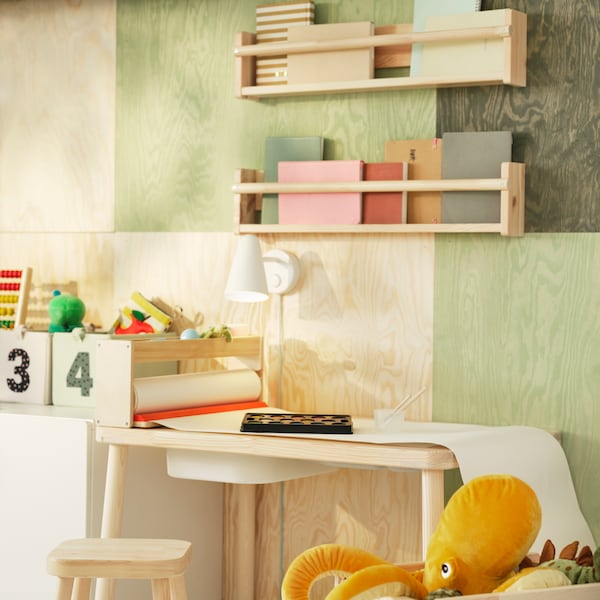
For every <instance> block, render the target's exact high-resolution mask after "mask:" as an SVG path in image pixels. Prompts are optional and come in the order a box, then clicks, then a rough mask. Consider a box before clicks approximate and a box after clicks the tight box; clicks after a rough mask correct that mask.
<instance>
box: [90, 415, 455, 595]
mask: <svg viewBox="0 0 600 600" xmlns="http://www.w3.org/2000/svg"><path fill="white" fill-rule="evenodd" d="M96 439H97V440H98V441H99V442H102V443H106V444H109V452H108V467H107V474H106V488H105V496H104V511H103V516H102V531H101V535H102V536H103V537H119V535H120V533H121V523H122V516H123V505H124V501H125V498H124V491H125V485H124V482H125V475H126V470H127V453H128V448H129V446H146V447H152V448H164V449H166V450H187V451H197V452H198V457H199V460H200V461H201V460H202V457H203V456H205V453H207V452H210V453H220V454H222V455H226V456H228V457H230V460H231V461H235V460H236V458H235V457H236V456H238V457H246V458H247V457H272V458H279V459H289V460H292V461H293V460H297V459H298V457H302V460H303V461H313V462H314V463H315V464H319V463H321V464H323V463H326V464H327V465H339V467H340V468H364V467H367V466H368V467H382V468H389V469H394V470H396V469H397V470H417V471H420V472H421V494H422V497H421V505H422V540H423V552H425V551H426V549H427V544H428V541H429V539H430V537H431V535H432V533H433V531H434V529H435V527H436V526H437V523H438V520H439V518H440V515H441V513H442V511H443V508H444V471H446V470H449V469H455V468H457V467H458V463H457V461H456V458H455V456H454V454H453V453H452V452H451V451H450V450H449V449H448V448H445V447H443V446H439V445H433V444H427V443H423V444H419V443H410V444H375V443H364V442H352V441H338V440H327V439H316V438H303V437H282V436H268V435H264V434H261V435H249V434H235V433H204V432H189V431H178V430H174V429H168V428H163V427H159V428H153V429H136V428H124V427H123V428H122V427H108V426H98V427H97V428H96ZM234 489H235V504H236V508H237V510H238V513H237V514H238V519H239V523H240V525H241V527H242V528H243V530H239V529H238V537H239V539H241V540H243V539H246V540H248V539H250V540H253V539H255V535H254V533H255V532H254V527H255V507H256V505H255V493H256V486H255V485H249V484H244V485H236V486H235V488H234ZM233 554H234V556H235V558H234V564H233V565H226V568H228V569H231V573H232V575H231V577H232V578H234V579H232V580H231V581H232V584H231V589H232V593H231V594H230V595H229V597H228V598H227V600H250V599H249V596H248V593H247V590H252V589H254V565H255V557H254V556H253V554H252V549H251V546H250V547H248V546H244V547H243V548H241V547H239V548H236V549H235V551H234V553H233ZM96 598H97V600H112V599H113V590H112V586H111V585H110V582H107V581H100V582H99V583H98V590H97V593H96Z"/></svg>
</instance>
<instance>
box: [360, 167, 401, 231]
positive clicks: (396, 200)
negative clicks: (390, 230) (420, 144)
mask: <svg viewBox="0 0 600 600" xmlns="http://www.w3.org/2000/svg"><path fill="white" fill-rule="evenodd" d="M407 178H408V165H407V163H405V162H381V163H365V165H364V179H365V180H367V181H373V180H376V181H381V180H386V181H400V180H403V179H407ZM406 200H407V197H406V192H365V193H364V194H363V219H362V222H363V223H380V224H381V223H406V205H407V204H406Z"/></svg>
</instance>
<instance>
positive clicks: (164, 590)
mask: <svg viewBox="0 0 600 600" xmlns="http://www.w3.org/2000/svg"><path fill="white" fill-rule="evenodd" d="M152 600H171V593H170V591H169V580H168V579H166V578H163V579H153V580H152Z"/></svg>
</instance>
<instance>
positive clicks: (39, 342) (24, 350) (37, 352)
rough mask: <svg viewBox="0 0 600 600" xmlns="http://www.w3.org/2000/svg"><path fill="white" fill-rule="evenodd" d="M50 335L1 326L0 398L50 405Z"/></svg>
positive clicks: (0, 399) (1, 399)
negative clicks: (2, 327)
mask: <svg viewBox="0 0 600 600" xmlns="http://www.w3.org/2000/svg"><path fill="white" fill-rule="evenodd" d="M50 339H51V334H49V333H47V332H45V331H27V330H26V329H25V328H23V327H15V328H14V329H0V401H3V402H20V403H23V404H50V387H51V384H50V380H51V367H50V365H51V344H50Z"/></svg>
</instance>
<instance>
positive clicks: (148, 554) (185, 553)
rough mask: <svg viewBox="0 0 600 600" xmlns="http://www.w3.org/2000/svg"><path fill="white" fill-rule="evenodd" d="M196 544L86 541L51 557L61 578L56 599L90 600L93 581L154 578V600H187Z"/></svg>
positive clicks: (66, 544)
mask: <svg viewBox="0 0 600 600" xmlns="http://www.w3.org/2000/svg"><path fill="white" fill-rule="evenodd" d="M191 548H192V545H191V543H190V542H186V541H183V540H158V539H157V540H154V539H150V540H148V539H126V538H83V539H77V540H66V541H64V542H62V543H61V544H59V545H58V546H57V547H56V548H54V549H53V550H52V551H51V552H50V554H49V555H48V562H47V570H48V573H49V574H50V575H56V576H57V577H58V578H59V584H58V594H57V596H56V600H89V595H90V584H91V580H92V579H99V578H102V579H150V580H151V581H152V598H153V599H154V600H187V592H186V588H185V580H184V572H185V569H186V567H187V566H188V564H189V562H190V556H191Z"/></svg>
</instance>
